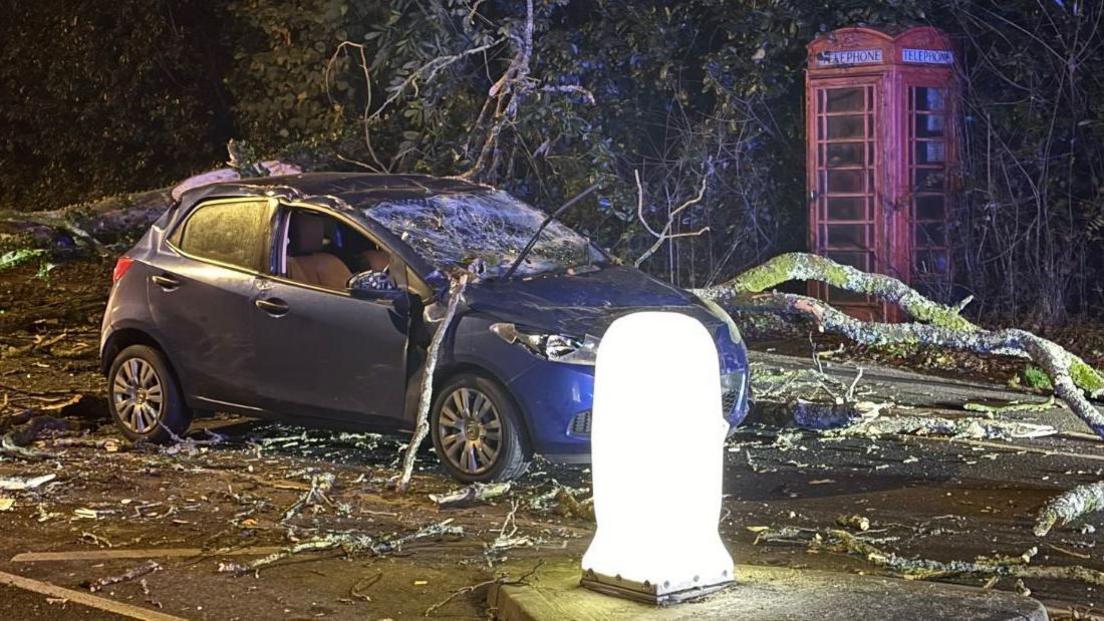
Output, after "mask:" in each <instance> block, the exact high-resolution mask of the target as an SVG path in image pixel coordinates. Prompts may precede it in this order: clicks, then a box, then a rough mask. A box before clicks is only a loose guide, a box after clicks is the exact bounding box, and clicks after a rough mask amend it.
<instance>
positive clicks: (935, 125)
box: [916, 114, 943, 138]
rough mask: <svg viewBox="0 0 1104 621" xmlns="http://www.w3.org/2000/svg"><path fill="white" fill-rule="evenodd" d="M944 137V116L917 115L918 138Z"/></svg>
mask: <svg viewBox="0 0 1104 621" xmlns="http://www.w3.org/2000/svg"><path fill="white" fill-rule="evenodd" d="M942 135H943V115H941V114H917V115H916V136H917V137H918V138H938V137H940V136H942Z"/></svg>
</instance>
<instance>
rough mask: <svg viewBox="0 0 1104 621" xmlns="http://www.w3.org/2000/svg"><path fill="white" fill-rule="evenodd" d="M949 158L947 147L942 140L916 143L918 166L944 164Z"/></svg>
mask: <svg viewBox="0 0 1104 621" xmlns="http://www.w3.org/2000/svg"><path fill="white" fill-rule="evenodd" d="M946 158H947V145H946V144H944V143H943V141H942V140H925V141H918V142H917V143H916V163H917V164H942V163H943V162H944V161H946Z"/></svg>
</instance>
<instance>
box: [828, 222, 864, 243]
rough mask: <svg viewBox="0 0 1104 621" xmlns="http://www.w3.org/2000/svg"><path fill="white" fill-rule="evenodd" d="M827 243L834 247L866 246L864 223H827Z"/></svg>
mask: <svg viewBox="0 0 1104 621" xmlns="http://www.w3.org/2000/svg"><path fill="white" fill-rule="evenodd" d="M828 245H829V246H831V247H834V248H866V247H867V244H866V225H865V224H829V225H828Z"/></svg>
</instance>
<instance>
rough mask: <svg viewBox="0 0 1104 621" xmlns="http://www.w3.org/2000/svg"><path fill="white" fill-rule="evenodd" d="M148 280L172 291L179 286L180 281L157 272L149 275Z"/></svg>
mask: <svg viewBox="0 0 1104 621" xmlns="http://www.w3.org/2000/svg"><path fill="white" fill-rule="evenodd" d="M150 280H152V281H153V282H154V284H156V285H157V286H158V287H161V288H162V289H164V290H165V291H172V290H173V289H176V288H177V287H179V286H180V281H179V280H177V279H175V278H173V277H172V276H169V275H167V274H158V275H156V276H150Z"/></svg>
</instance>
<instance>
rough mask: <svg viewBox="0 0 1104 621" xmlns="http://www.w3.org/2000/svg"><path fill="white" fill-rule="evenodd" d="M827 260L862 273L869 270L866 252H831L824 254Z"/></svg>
mask: <svg viewBox="0 0 1104 621" xmlns="http://www.w3.org/2000/svg"><path fill="white" fill-rule="evenodd" d="M826 254H827V255H828V258H829V259H831V260H833V261H835V262H836V263H839V264H840V265H849V266H851V267H853V268H855V269H857V270H862V271H864V272H866V271H869V270H870V261H868V259H869V258H870V253H868V252H840V251H831V252H828V253H826Z"/></svg>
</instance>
